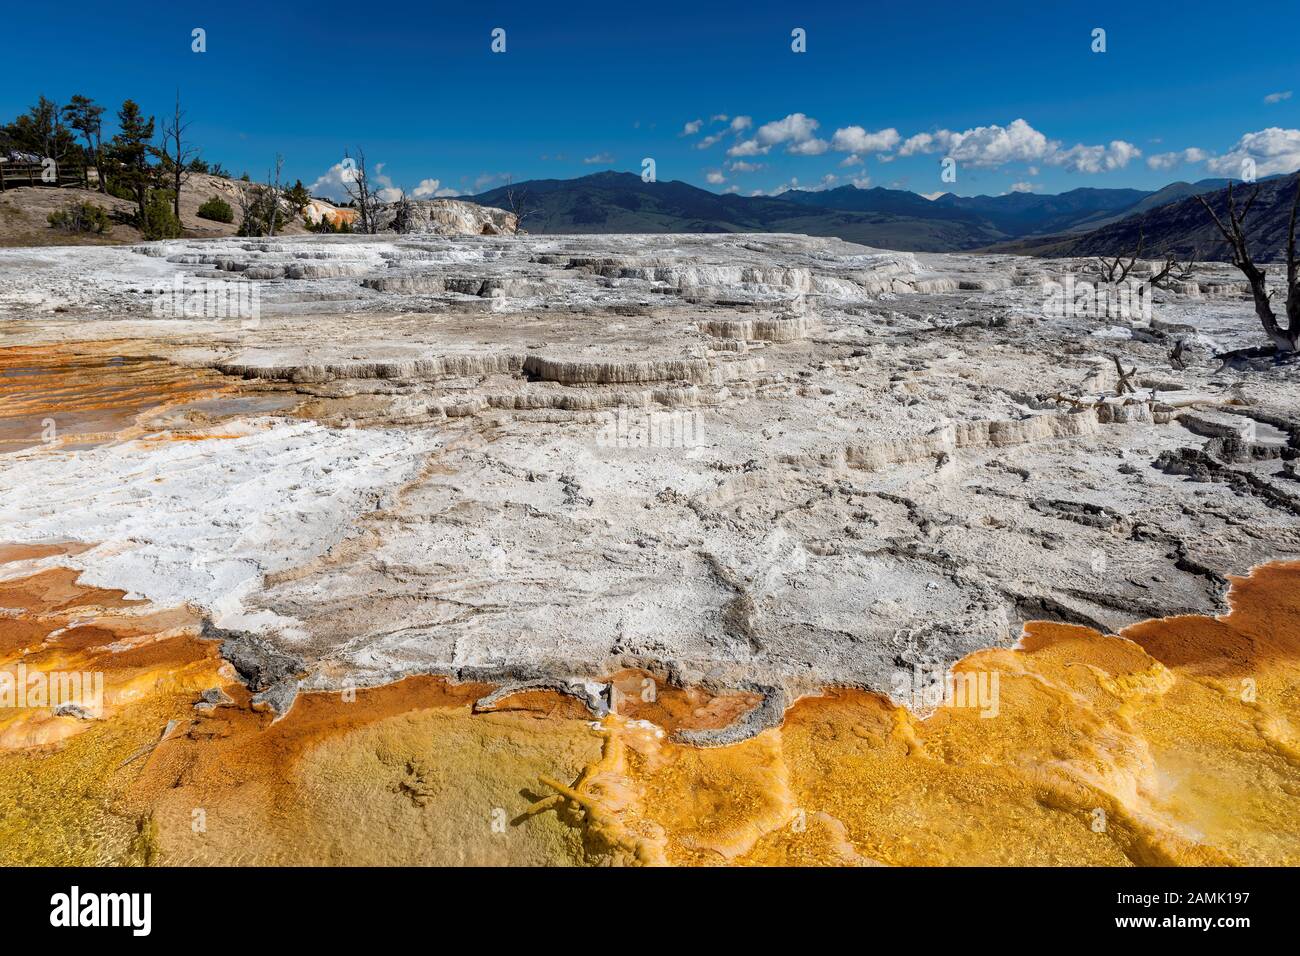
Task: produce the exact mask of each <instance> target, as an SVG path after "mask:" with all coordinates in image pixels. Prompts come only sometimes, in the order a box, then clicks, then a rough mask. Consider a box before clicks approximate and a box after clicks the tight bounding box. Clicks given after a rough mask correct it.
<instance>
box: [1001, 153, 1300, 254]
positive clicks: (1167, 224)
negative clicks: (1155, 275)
mask: <svg viewBox="0 0 1300 956" xmlns="http://www.w3.org/2000/svg"><path fill="white" fill-rule="evenodd" d="M1223 182H1224V183H1225V184H1226V182H1227V180H1224V181H1223ZM1178 185H1181V184H1178V183H1175V184H1174V186H1178ZM1196 185H1198V186H1199V185H1200V184H1199V183H1197V184H1196ZM1298 186H1300V173H1291V174H1289V175H1281V176H1270V177H1268V178H1266V179H1261V180H1260V181H1259V182H1258V183H1256V184H1255V185H1250V184H1246V183H1234V184H1233V190H1232V191H1233V198H1234V199H1235V200H1236V203H1237V208H1238V209H1239V210H1240V209H1241V208H1242V207H1243V206H1244V204H1245V203H1246V201H1247V200H1248V199H1249V198H1250V197H1251V195H1252V194H1253V193H1254V191H1255V189H1256V187H1258V189H1259V196H1258V198H1257V199H1256V200H1255V203H1254V205H1253V206H1252V207H1251V211H1250V215H1249V216H1248V217H1247V219H1246V231H1247V235H1248V237H1249V240H1250V242H1249V245H1250V251H1251V255H1252V257H1253V258H1254V259H1256V260H1257V261H1259V262H1269V261H1273V262H1276V261H1278V260H1283V259H1285V256H1286V240H1287V229H1288V226H1289V223H1290V217H1291V204H1292V202H1293V201H1294V200H1295V194H1296V189H1297V187H1298ZM1165 189H1166V190H1171V189H1173V187H1172V186H1168V187H1165ZM1163 191H1165V190H1162V192H1163ZM1202 195H1203V196H1204V199H1205V201H1206V202H1207V203H1209V205H1210V208H1211V209H1213V210H1214V212H1215V213H1216V214H1217V215H1218V216H1219V218H1220V219H1222V220H1223V221H1224V222H1227V221H1228V214H1227V206H1228V189H1227V186H1226V185H1225V186H1224V187H1223V188H1221V189H1215V190H1212V191H1210V192H1207V193H1203V194H1202ZM1139 239H1140V240H1141V241H1142V254H1143V255H1144V256H1149V257H1152V258H1156V257H1159V256H1164V255H1166V254H1167V253H1173V254H1174V255H1175V256H1177V257H1178V258H1180V259H1186V258H1190V257H1192V256H1195V257H1196V258H1198V259H1200V260H1227V259H1229V258H1230V253H1229V250H1228V248H1227V246H1226V244H1225V243H1224V241H1223V237H1222V235H1221V234H1220V233H1219V230H1218V228H1217V227H1216V226H1215V224H1214V220H1213V219H1212V218H1210V216H1209V214H1208V213H1206V211H1205V207H1204V206H1202V205H1201V203H1200V202H1199V201H1198V200H1197V198H1196V195H1195V194H1187V195H1183V196H1181V197H1179V198H1175V199H1174V200H1173V201H1170V202H1165V203H1162V204H1160V205H1158V206H1155V207H1154V208H1148V209H1144V210H1142V211H1140V212H1138V213H1137V214H1135V215H1131V216H1126V217H1124V218H1123V219H1121V220H1119V221H1116V222H1111V223H1108V224H1107V225H1104V226H1102V227H1100V228H1098V229H1094V230H1092V231H1091V232H1087V233H1084V234H1082V235H1078V236H1053V237H1046V238H1043V239H1037V240H1035V239H1029V240H1022V241H1019V242H1015V243H1008V244H1005V245H1003V246H998V247H994V248H995V249H996V250H997V251H1003V252H1018V253H1023V254H1025V255H1039V256H1045V257H1051V258H1056V257H1061V256H1118V255H1131V254H1132V253H1133V252H1134V251H1135V250H1136V249H1137V245H1138V241H1139Z"/></svg>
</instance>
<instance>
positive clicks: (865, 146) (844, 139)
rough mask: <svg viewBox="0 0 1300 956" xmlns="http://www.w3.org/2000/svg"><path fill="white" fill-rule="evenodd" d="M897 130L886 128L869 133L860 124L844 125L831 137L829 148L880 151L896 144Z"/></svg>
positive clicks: (848, 150) (849, 151)
mask: <svg viewBox="0 0 1300 956" xmlns="http://www.w3.org/2000/svg"><path fill="white" fill-rule="evenodd" d="M898 140H899V135H898V130H896V129H894V128H893V127H892V126H891V127H889V128H888V129H882V130H877V131H876V132H874V133H869V132H867V131H866V130H865V129H863V128H862V127H861V126H845V127H843V128H842V129H837V130H836V131H835V135H834V136H832V137H831V148H832V149H834V150H835V151H836V152H837V153H882V152H887V151H889V150H891V149H893V148H894V147H895V146H897V145H898Z"/></svg>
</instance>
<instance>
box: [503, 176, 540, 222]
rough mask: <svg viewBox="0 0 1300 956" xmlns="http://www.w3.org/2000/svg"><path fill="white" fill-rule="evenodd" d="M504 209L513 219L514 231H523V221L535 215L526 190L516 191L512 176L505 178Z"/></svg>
mask: <svg viewBox="0 0 1300 956" xmlns="http://www.w3.org/2000/svg"><path fill="white" fill-rule="evenodd" d="M506 209H507V210H508V211H509V212H510V213H511V214H512V215H513V216H514V217H515V230H516V231H519V230H521V229H523V226H524V220H526V219H532V218H533V217H534V216H536V215H537V207H536V206H534V205H533V204H532V203H531V202H530V201H529V197H528V190H526V189H518V188H516V186H515V180H514V177H513V176H507V177H506Z"/></svg>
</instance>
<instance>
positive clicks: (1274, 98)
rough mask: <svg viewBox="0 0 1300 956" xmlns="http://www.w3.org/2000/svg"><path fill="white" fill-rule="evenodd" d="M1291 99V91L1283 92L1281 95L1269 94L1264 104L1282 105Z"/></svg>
mask: <svg viewBox="0 0 1300 956" xmlns="http://www.w3.org/2000/svg"><path fill="white" fill-rule="evenodd" d="M1290 98H1291V91H1290V90H1283V91H1282V92H1281V93H1270V94H1268V96H1266V97H1264V102H1265V103H1281V102H1282V101H1283V100H1289V99H1290Z"/></svg>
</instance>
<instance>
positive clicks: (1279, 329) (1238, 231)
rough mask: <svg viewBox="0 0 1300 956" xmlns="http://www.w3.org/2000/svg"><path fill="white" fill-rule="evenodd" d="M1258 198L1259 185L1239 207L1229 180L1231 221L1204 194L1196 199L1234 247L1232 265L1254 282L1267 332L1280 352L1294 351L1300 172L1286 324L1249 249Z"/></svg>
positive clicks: (1298, 331)
mask: <svg viewBox="0 0 1300 956" xmlns="http://www.w3.org/2000/svg"><path fill="white" fill-rule="evenodd" d="M1258 197H1259V187H1258V186H1256V187H1255V190H1254V192H1252V193H1251V195H1250V199H1248V200H1247V201H1246V205H1245V206H1243V207H1242V208H1241V209H1240V210H1238V209H1237V203H1236V201H1235V200H1234V199H1233V197H1232V184H1231V183H1229V184H1228V222H1227V223H1224V221H1223V220H1222V219H1221V218H1219V214H1218V213H1216V212H1215V211H1214V210H1213V209H1212V208H1211V207H1210V204H1209V203H1208V202H1206V201H1205V198H1204V197H1203V196H1197V197H1196V198H1197V200H1198V201H1199V202H1200V204H1201V205H1202V206H1204V207H1205V211H1206V212H1208V213H1209V214H1210V216H1211V217H1212V218H1213V219H1214V224H1215V225H1216V226H1217V227H1218V228H1219V232H1220V233H1222V234H1223V239H1224V241H1225V242H1226V243H1227V244H1228V247H1229V248H1230V249H1231V250H1232V264H1233V265H1234V266H1236V267H1237V268H1238V269H1240V270H1241V273H1242V275H1244V276H1245V277H1246V282H1247V283H1249V285H1250V294H1251V296H1253V297H1254V299H1255V314H1256V315H1258V316H1259V321H1260V323H1261V324H1262V325H1263V326H1264V332H1265V333H1266V334H1267V335H1268V337H1269V339H1271V340H1272V342H1273V346H1274V347H1275V348H1276V349H1277V350H1278V351H1279V352H1294V351H1296V350H1297V342H1300V275H1298V274H1297V264H1296V246H1295V227H1296V211H1297V209H1298V208H1300V174H1297V175H1296V191H1295V198H1294V199H1292V200H1291V220H1290V225H1289V227H1288V231H1287V243H1286V326H1285V327H1284V326H1283V325H1282V324H1281V323H1279V322H1278V318H1277V314H1276V313H1274V311H1273V304H1272V302H1271V301H1270V300H1271V298H1272V295H1273V294H1272V293H1271V292H1269V290H1268V284H1267V282H1266V281H1265V272H1264V270H1263V269H1261V268H1259V267H1258V266H1257V265H1255V262H1254V260H1253V259H1251V257H1250V250H1249V249H1248V248H1247V242H1248V235H1247V232H1246V217H1247V216H1248V215H1250V209H1251V206H1253V205H1254V204H1255V200H1256V199H1257V198H1258Z"/></svg>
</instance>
